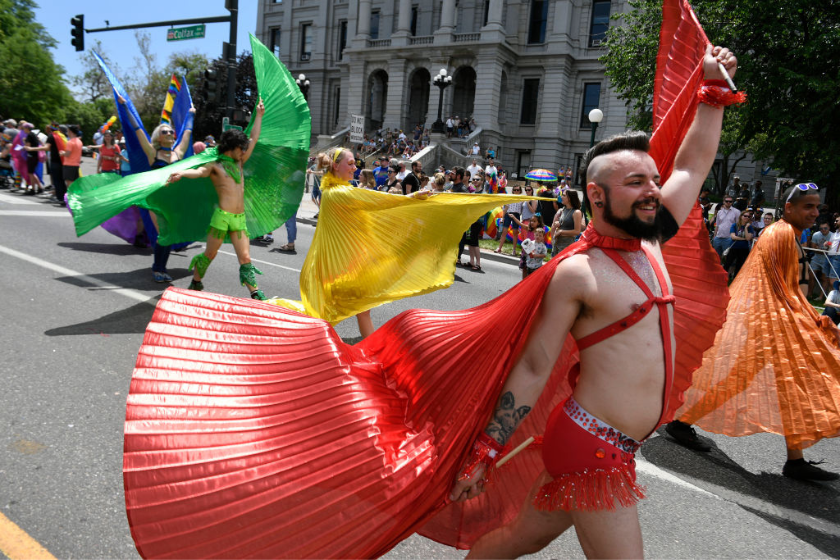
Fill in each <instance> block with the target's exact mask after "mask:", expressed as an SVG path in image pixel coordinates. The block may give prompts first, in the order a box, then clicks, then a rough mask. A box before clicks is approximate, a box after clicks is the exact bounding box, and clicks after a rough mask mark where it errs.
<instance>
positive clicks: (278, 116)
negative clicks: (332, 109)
mask: <svg viewBox="0 0 840 560" xmlns="http://www.w3.org/2000/svg"><path fill="white" fill-rule="evenodd" d="M251 49H252V52H253V56H254V71H255V74H256V78H257V86H258V88H259V93H260V96H261V97H262V99H263V102H264V103H265V107H266V110H265V115H264V116H263V120H262V130H261V132H260V138H259V141H258V142H257V144H256V146H255V147H254V151H253V152H252V153H251V157H250V158H249V159H248V161H247V162H246V163H245V166H244V168H243V170H244V177H245V215H246V219H247V227H248V232H249V233H250V234H251V236H252V237H258V236H261V235H264V234H266V233H268V232H270V231H273V230H275V229H277V228H279V227H280V226H281V225H282V224H283V223H284V222H285V221H286V220H288V219H289V218H291V217H292V216H294V214H295V213H296V212H297V209H298V206H299V205H300V200H301V198H302V197H303V190H304V182H305V177H306V173H305V172H306V164H307V160H308V157H309V138H310V134H311V118H310V116H309V106H308V105H307V104H306V100H305V99H304V97H303V95H302V94H301V92H300V89H299V88H298V86H297V84H296V83H295V81H294V79H293V78H292V75H291V74H289V71H288V70H287V69H286V67H285V66H283V64H281V63H280V61H279V60H278V59H277V58H276V57H275V56H274V55H273V54H272V53H271V51H269V50H268V49H267V48H266V47H265V46H264V45H263V44H262V43H260V42H259V40H258V39H257V38H256V37H254V36H253V35H251ZM250 130H251V125H249V126H248V129H247V130H246V134H249V133H250ZM216 158H217V154H216V150H215V149H209V150H206V151H204V152H202V153H201V154H198V155H195V156H192V157H189V158H187V159H184V160H182V161H178V162H175V163H173V164H171V165H168V166H166V167H164V168H161V169H155V170H152V171H147V172H145V173H138V174H135V175H129V176H128V177H124V178H120V177H119V176H117V175H114V174H110V173H108V174H100V175H93V176H90V177H83V178H81V179H79V180H77V181H75V182H74V183H73V184H72V185H71V186H70V189H69V194H68V201H69V204H70V208H71V210H72V211H73V221H74V222H75V226H76V234H77V235H80V236H81V235H84V234H85V233H87V232H88V231H90V230H92V229H93V228H95V227H97V226H99V225H100V224H102V223H103V222H105V221H106V220H109V219H110V218H112V217H114V216H116V215H117V214H119V213H120V212H122V211H123V210H125V209H126V208H128V207H129V206H132V205H134V206H139V207H141V208H147V209H149V210H151V211H153V212H155V214H157V217H158V226H159V228H160V242H161V243H162V244H164V245H170V244H173V243H181V242H186V241H194V240H196V239H201V238H203V237H204V236H205V235H206V233H207V227H208V226H209V224H210V217H211V216H212V214H213V209H214V208H215V206H216V204H217V203H218V198H217V196H216V190H215V189H214V188H213V184H212V182H211V181H210V179H209V178H208V179H183V180H181V181H178V182H177V183H174V184H172V185H169V186H166V179H167V178H168V177H169V175H170V174H172V173H174V172H175V171H184V170H187V169H193V168H196V167H199V166H201V165H204V164H207V163H210V162H213V161H216Z"/></svg>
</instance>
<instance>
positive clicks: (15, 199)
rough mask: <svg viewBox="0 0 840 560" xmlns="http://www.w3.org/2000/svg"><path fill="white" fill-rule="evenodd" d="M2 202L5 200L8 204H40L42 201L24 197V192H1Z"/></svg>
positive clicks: (0, 198)
mask: <svg viewBox="0 0 840 560" xmlns="http://www.w3.org/2000/svg"><path fill="white" fill-rule="evenodd" d="M0 202H5V203H7V204H35V205H38V206H40V205H41V203H40V202H36V201H34V200H29V199H28V198H24V195H22V194H17V195H16V194H10V193H0Z"/></svg>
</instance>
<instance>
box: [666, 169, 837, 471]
mask: <svg viewBox="0 0 840 560" xmlns="http://www.w3.org/2000/svg"><path fill="white" fill-rule="evenodd" d="M784 201H785V203H784V215H783V217H782V219H781V220H779V221H778V222H776V223H774V224H771V225H769V226H767V227H766V228H765V230H764V232H763V234H762V235H761V237H760V238H759V239H758V242H757V243H756V245H755V247H754V248H753V250H752V251H751V253H750V256H749V258H748V259H747V262H746V263H745V264H744V266H743V268H742V269H741V273H740V274H739V275H738V277H737V278H736V279H735V281H734V282H733V283H732V285H731V286H730V294H731V299H730V301H729V305H728V307H727V315H726V317H727V319H726V322H725V323H724V325H723V328H722V329H721V330H720V331H718V333H717V336H716V338H715V344H714V346H713V347H712V348H710V349H709V350H707V351H706V353H705V354H704V355H703V364H702V365H701V366H700V368H699V369H698V370H697V371H695V372H694V376H693V381H692V386H691V389H689V390H688V391H687V392H686V394H685V396H686V399H685V404H684V406H683V407H682V408H681V409H680V413H681V416H680V418H679V420H675V421H674V422H671V423H670V424H668V426H667V428H666V431H667V433H668V434H669V435H671V436H672V437H673V438H674V439H676V440H677V442H679V443H680V444H682V445H684V446H686V447H689V448H690V449H694V450H696V451H709V450H710V446H709V445H707V444H706V443H704V442H703V441H701V440H700V438H698V437H697V434H696V433H695V431H694V429H693V428H692V427H691V425H690V424H695V425H698V426H700V427H701V428H703V429H704V430H707V431H710V432H713V433H718V434H723V435H727V436H744V435H750V434H755V433H761V432H769V433H775V434H781V435H783V436H785V440H786V447H787V462H786V463H785V464H784V468H783V469H782V474H783V475H784V476H786V477H789V478H793V479H797V480H837V479H838V478H840V475H838V474H837V473H834V472H830V471H827V470H824V469H821V468H819V467H817V466H816V463H813V462H810V461H805V459H804V457H803V452H802V450H803V449H805V448H806V447H809V446H811V445H814V444H815V443H817V442H818V441H819V440H820V439H822V438H826V437H836V436H837V435H840V410H838V408H837V403H838V402H840V331H838V329H837V327H836V326H835V325H834V323H833V321H832V320H831V319H830V318H829V317H826V316H822V317H821V316H820V315H818V314H817V312H816V311H815V310H814V308H813V306H812V305H811V304H810V302H809V301H808V299H807V294H806V291H807V290H808V281H809V275H810V272H809V268H808V259H807V258H806V256H805V251H803V250H802V246H801V245H800V237H801V234H802V231H803V230H805V229H806V228H809V227H811V226H812V225H813V224H814V220H816V219H817V215H818V213H819V210H818V205H819V203H820V196H819V188H818V187H817V185H815V184H814V183H800V184H798V185H794V186H791V187H789V188H788V189H787V190H786V191H785V193H784Z"/></svg>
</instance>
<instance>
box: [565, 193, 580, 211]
mask: <svg viewBox="0 0 840 560" xmlns="http://www.w3.org/2000/svg"><path fill="white" fill-rule="evenodd" d="M565 194H566V196H568V197H569V204H571V205H572V208H574V209H575V210H580V197H579V196H578V193H577V191H573V190H572V189H566V191H565Z"/></svg>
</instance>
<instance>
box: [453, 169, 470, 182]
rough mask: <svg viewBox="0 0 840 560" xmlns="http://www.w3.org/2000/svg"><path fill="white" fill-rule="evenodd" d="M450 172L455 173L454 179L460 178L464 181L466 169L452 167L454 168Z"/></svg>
mask: <svg viewBox="0 0 840 560" xmlns="http://www.w3.org/2000/svg"><path fill="white" fill-rule="evenodd" d="M452 171H454V172H455V177H456V178H457V177H460V178H461V179H462V180H463V179H464V174H466V172H467V170H466V169H464V168H463V167H460V166H458V167H454V168H453V169H452Z"/></svg>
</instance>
